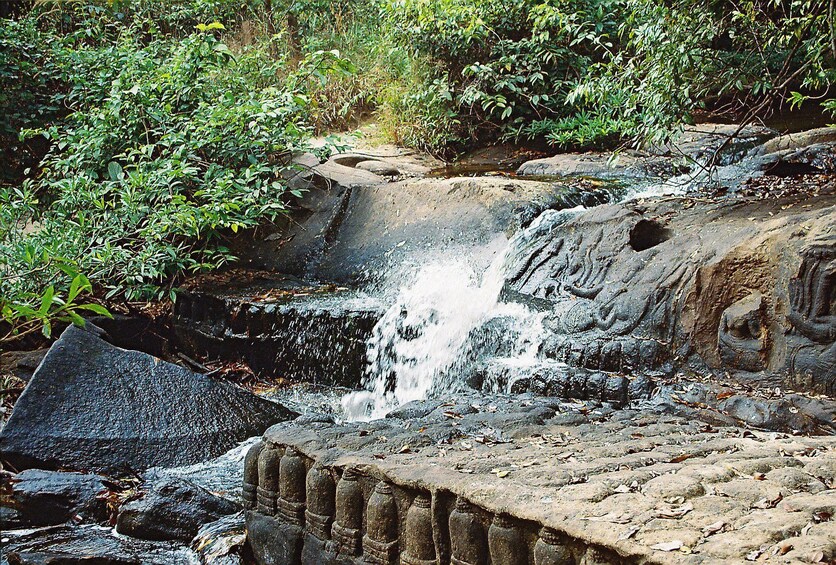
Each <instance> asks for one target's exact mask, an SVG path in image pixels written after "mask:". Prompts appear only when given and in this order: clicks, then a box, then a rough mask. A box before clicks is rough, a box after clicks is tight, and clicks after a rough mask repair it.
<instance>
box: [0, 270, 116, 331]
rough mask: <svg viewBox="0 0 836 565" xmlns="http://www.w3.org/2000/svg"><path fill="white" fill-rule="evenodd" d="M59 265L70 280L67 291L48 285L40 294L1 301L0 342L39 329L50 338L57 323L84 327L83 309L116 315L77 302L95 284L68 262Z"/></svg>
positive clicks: (96, 306) (97, 305) (95, 312)
mask: <svg viewBox="0 0 836 565" xmlns="http://www.w3.org/2000/svg"><path fill="white" fill-rule="evenodd" d="M42 261H43V262H44V263H46V262H48V258H46V257H44V258H42ZM60 268H61V271H62V272H63V273H64V274H65V275H66V277H67V278H68V279H69V281H70V284H69V288H68V290H67V293H66V295H63V294H62V293H61V292H60V291H56V290H55V287H54V286H49V287H47V288H46V289H45V290H44V291H43V293H42V294H40V295H37V294H32V295H28V296H23V297H20V299H19V300H16V301H11V300H9V301H5V300H4V301H0V322H1V323H0V344H3V343H7V342H11V341H14V340H17V339H20V338H23V337H25V336H26V335H28V334H30V333H33V332H36V331H38V330H40V331H41V334H42V335H43V336H44V337H46V338H49V337H51V336H52V330H53V326H54V325H55V324H58V323H67V324H69V323H72V324H75V325H77V326H81V327H84V324H85V320H84V318H83V317H82V314H84V313H93V314H97V315H100V316H107V317H108V318H112V317H113V316H112V315H111V314H110V312H109V311H108V310H107V308H105V307H103V306H101V305H99V304H95V303H85V302H78V300H79V299H80V297H81V296H82V295H84V294H87V293H89V292H91V290H92V288H93V287H92V285H91V284H90V281H89V280H87V278H86V277H85V276H84V275H81V274H79V273H77V272H76V271H75V270H74V269H73V268H72V267H71V266H70V265H68V264H62V265H60Z"/></svg>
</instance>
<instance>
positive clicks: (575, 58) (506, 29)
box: [387, 0, 620, 145]
mask: <svg viewBox="0 0 836 565" xmlns="http://www.w3.org/2000/svg"><path fill="white" fill-rule="evenodd" d="M619 4H620V3H619V2H612V1H609V0H600V1H596V0H592V1H587V0H581V1H578V0H572V1H569V2H559V3H558V2H540V1H536V0H513V1H511V2H507V1H499V0H480V1H477V2H471V1H464V0H391V1H390V2H389V3H388V4H387V8H388V13H389V15H390V18H391V19H392V21H393V24H392V25H393V28H394V29H397V30H399V31H400V39H401V41H402V42H403V43H404V44H405V45H409V46H410V47H411V48H412V50H413V51H412V52H413V56H415V57H417V58H421V57H425V58H427V59H428V64H427V68H429V69H432V72H431V73H430V74H429V76H428V78H427V80H426V84H427V87H426V91H430V90H431V85H436V84H437V81H439V80H444V81H446V83H447V88H446V90H443V91H441V90H439V89H438V88H435V89H434V90H435V91H436V92H439V93H440V94H442V95H443V96H448V95H449V97H450V99H449V100H447V101H444V100H443V99H442V100H439V101H438V104H427V103H426V102H425V103H424V106H425V107H427V108H433V107H437V106H438V105H439V104H446V105H447V106H448V107H451V108H453V109H454V111H455V113H456V114H457V115H458V119H459V121H460V131H458V132H457V133H456V134H455V135H454V136H453V137H454V138H461V139H473V138H476V139H481V140H490V139H495V138H497V137H499V136H503V135H504V136H511V137H514V136H517V135H520V134H521V133H524V132H525V131H526V129H527V128H529V126H530V125H531V123H532V122H540V123H546V122H545V121H546V120H559V119H561V118H564V117H567V116H569V115H570V113H571V108H568V107H567V106H566V105H565V97H566V95H567V94H568V93H569V90H570V84H571V80H573V79H578V78H579V77H581V76H582V75H583V74H584V72H585V69H586V68H587V67H588V66H590V65H591V64H593V63H594V62H595V61H599V60H602V57H603V55H604V53H605V52H606V50H607V49H608V48H610V47H611V44H610V43H609V37H610V34H611V33H612V32H614V31H615V29H616V20H615V15H614V13H615V11H616V10H617V9H618V7H619ZM428 119H432V116H428ZM438 142H439V140H437V139H435V140H427V144H428V145H438Z"/></svg>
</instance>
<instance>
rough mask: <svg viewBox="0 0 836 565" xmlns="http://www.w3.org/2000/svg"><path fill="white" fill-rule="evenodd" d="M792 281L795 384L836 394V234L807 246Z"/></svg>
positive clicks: (791, 362)
mask: <svg viewBox="0 0 836 565" xmlns="http://www.w3.org/2000/svg"><path fill="white" fill-rule="evenodd" d="M801 257H802V260H801V265H800V266H799V269H798V273H797V275H796V276H795V277H794V278H793V279H791V280H790V282H789V294H790V309H789V312H788V314H787V318H788V320H789V322H790V324H791V325H792V329H793V332H792V333H791V334H790V335H789V336H787V349H788V354H787V358H788V361H787V364H786V365H787V370H788V372H789V373H790V375H793V376H795V379H796V380H795V383H794V384H795V386H797V387H798V386H799V385H800V386H801V387H805V386H806V387H809V388H813V389H815V390H818V391H819V392H823V393H824V394H829V395H834V394H836V236H832V235H831V236H830V237H829V238H822V239H821V240H818V241H816V242H815V243H814V244H812V245H810V246H808V247H806V248H804V249H803V250H802V252H801Z"/></svg>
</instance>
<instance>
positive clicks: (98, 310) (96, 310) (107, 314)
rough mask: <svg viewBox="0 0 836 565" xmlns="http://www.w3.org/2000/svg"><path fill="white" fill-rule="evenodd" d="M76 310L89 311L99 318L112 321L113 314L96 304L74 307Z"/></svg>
mask: <svg viewBox="0 0 836 565" xmlns="http://www.w3.org/2000/svg"><path fill="white" fill-rule="evenodd" d="M75 309H76V310H89V311H90V312H94V313H96V314H99V315H101V316H105V317H107V318H111V319H113V314H111V313H110V312H109V311H108V309H107V308H105V307H104V306H100V305H98V304H79V305H77V306H76V307H75Z"/></svg>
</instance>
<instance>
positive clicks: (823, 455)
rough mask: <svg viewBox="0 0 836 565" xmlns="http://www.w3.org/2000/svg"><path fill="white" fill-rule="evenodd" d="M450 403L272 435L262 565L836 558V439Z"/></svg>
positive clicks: (252, 467)
mask: <svg viewBox="0 0 836 565" xmlns="http://www.w3.org/2000/svg"><path fill="white" fill-rule="evenodd" d="M447 400H448V401H447V402H441V401H426V402H421V403H414V404H410V405H406V406H405V407H402V408H401V409H399V410H397V411H396V412H395V413H393V414H392V415H390V417H388V418H386V419H384V420H379V421H374V422H369V423H350V424H337V423H334V422H333V421H329V420H328V419H327V418H324V417H323V418H320V419H318V418H316V417H311V416H306V417H303V418H305V419H304V420H302V419H300V420H299V421H297V422H295V423H293V422H290V423H284V424H278V425H276V426H274V427H272V428H270V429H269V430H268V431H267V432H266V433H265V435H264V440H263V442H261V443H259V444H257V445H256V446H255V447H253V448H252V450H251V451H250V452H249V454H248V456H247V458H246V462H245V476H244V487H243V494H244V500H245V505H247V507H248V508H249V512H248V519H247V524H248V535H249V543H250V546H251V548H252V550H253V554H254V555H255V557H256V560H257V561H258V563H260V564H279V563H282V564H293V563H334V564H336V563H341V564H343V563H345V564H349V563H403V564H431V563H453V564H457V565H465V564H470V565H476V564H488V563H490V564H492V565H500V564H508V565H512V564H514V565H519V564H524V563H534V564H536V565H545V564H558V563H560V564H572V563H577V564H583V565H593V564H615V563H747V562H769V563H814V562H825V563H832V562H833V560H834V559H836V521H834V520H833V517H834V514H836V437H833V436H818V437H796V436H792V435H790V434H784V433H774V432H762V431H757V430H750V429H746V428H742V427H715V426H712V425H709V424H707V423H704V422H703V421H700V420H697V419H695V418H687V417H682V416H677V415H672V414H669V413H665V412H664V411H662V410H657V409H654V408H652V407H650V406H649V405H648V406H643V407H641V408H632V409H622V410H614V409H612V408H610V407H608V406H607V405H606V404H604V405H600V404H597V405H595V404H586V403H567V402H561V401H558V400H556V399H550V398H545V397H537V396H533V395H530V394H524V395H519V396H493V397H489V398H486V397H484V396H483V395H477V394H471V393H467V394H461V395H454V396H450V397H448V399H447Z"/></svg>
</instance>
